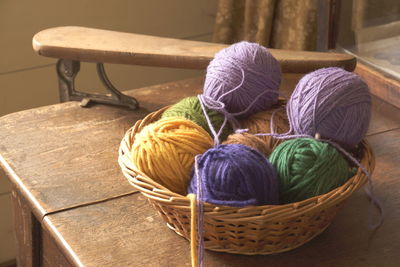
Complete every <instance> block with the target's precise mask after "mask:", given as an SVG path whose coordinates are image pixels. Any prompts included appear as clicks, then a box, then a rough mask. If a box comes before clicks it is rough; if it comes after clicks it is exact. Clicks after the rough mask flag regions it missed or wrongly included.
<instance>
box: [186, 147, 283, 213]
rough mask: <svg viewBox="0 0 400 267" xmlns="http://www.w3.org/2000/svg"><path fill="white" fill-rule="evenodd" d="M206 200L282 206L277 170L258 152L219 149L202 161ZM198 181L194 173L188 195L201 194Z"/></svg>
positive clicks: (236, 204)
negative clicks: (279, 203) (198, 189)
mask: <svg viewBox="0 0 400 267" xmlns="http://www.w3.org/2000/svg"><path fill="white" fill-rule="evenodd" d="M198 173H199V177H200V179H201V187H202V195H203V197H202V199H201V200H203V201H205V202H208V203H212V204H215V205H223V206H232V207H245V206H250V205H266V204H271V205H274V204H278V200H279V195H278V192H279V186H278V178H277V174H276V171H275V169H274V167H273V166H272V165H271V163H270V162H269V161H268V160H267V159H266V158H265V157H264V156H262V155H261V154H260V153H259V152H258V151H256V150H254V149H251V148H249V147H247V146H245V145H241V144H228V145H219V146H217V147H214V148H211V149H209V150H207V151H206V152H205V153H204V154H202V155H201V156H200V158H199V161H198ZM197 183H198V177H197V175H196V171H195V170H194V171H192V179H191V181H190V184H189V188H188V192H189V193H194V194H197Z"/></svg>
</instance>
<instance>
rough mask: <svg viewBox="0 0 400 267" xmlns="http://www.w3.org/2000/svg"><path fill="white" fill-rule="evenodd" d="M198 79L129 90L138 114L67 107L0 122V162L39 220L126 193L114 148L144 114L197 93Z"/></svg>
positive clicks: (129, 188) (76, 105)
mask: <svg viewBox="0 0 400 267" xmlns="http://www.w3.org/2000/svg"><path fill="white" fill-rule="evenodd" d="M201 84H202V78H199V79H191V80H186V81H182V82H179V83H169V84H164V85H159V86H152V87H149V88H144V89H138V90H134V91H130V92H129V94H133V95H135V97H137V99H138V100H139V102H140V103H141V109H140V110H138V111H131V110H127V109H122V108H117V107H111V106H104V105H96V106H93V107H91V108H88V109H84V108H81V107H80V106H79V103H78V102H68V103H63V104H57V105H52V106H47V107H42V108H38V109H32V110H27V111H22V112H18V113H13V114H10V115H6V116H4V117H2V118H0V125H1V126H2V127H1V130H0V162H1V164H2V165H3V167H4V169H5V170H6V171H7V173H8V175H9V177H10V180H11V182H12V183H13V184H14V186H16V187H17V188H18V190H20V191H21V192H22V194H24V196H25V198H26V199H27V200H28V201H29V202H30V204H31V208H32V209H33V212H34V213H35V214H36V215H37V216H38V218H40V217H42V216H43V215H44V214H46V213H48V212H54V211H56V210H59V209H64V208H70V207H73V206H76V205H81V204H84V203H90V202H93V201H94V202H96V201H101V200H104V199H107V198H110V197H114V196H118V195H123V194H129V193H131V192H134V191H135V189H134V188H133V187H132V186H131V185H129V184H128V182H127V181H126V179H125V178H124V177H123V176H122V174H121V170H120V168H119V166H118V164H117V155H118V146H119V143H120V141H121V139H122V137H123V135H124V133H125V132H126V130H127V129H128V128H129V127H131V126H132V125H133V124H134V123H135V121H136V120H138V119H140V118H143V117H144V116H145V115H146V114H147V113H148V112H150V111H153V110H156V109H158V108H160V107H163V106H165V105H169V104H172V103H174V102H176V101H177V100H178V99H181V98H183V97H185V96H190V95H194V94H196V92H198V91H199V89H200V88H201Z"/></svg>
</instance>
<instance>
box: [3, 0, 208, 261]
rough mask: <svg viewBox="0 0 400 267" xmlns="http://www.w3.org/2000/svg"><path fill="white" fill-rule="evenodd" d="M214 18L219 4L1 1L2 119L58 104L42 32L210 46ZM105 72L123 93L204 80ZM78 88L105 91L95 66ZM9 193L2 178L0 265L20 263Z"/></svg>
mask: <svg viewBox="0 0 400 267" xmlns="http://www.w3.org/2000/svg"><path fill="white" fill-rule="evenodd" d="M214 15H215V1H214V0H201V1H199V0H169V1H164V0H146V1H139V0H119V1H106V0H92V1H90V0H70V1H54V0H38V1H28V0H25V1H23V0H1V1H0V116H2V115H5V114H8V113H11V112H16V111H19V110H24V109H29V108H34V107H38V106H43V105H48V104H53V103H57V102H58V92H57V90H58V89H57V79H56V74H55V66H54V64H55V60H54V59H49V58H44V57H40V56H38V55H36V54H34V52H33V51H32V47H31V39H32V36H33V35H34V34H35V33H36V32H38V31H40V30H42V29H45V28H49V27H54V26H62V25H79V26H87V27H95V28H102V29H109V30H117V31H125V32H136V33H143V34H152V35H158V36H168V37H176V38H183V39H192V40H204V41H210V40H211V32H212V29H213V22H214ZM106 70H107V71H108V73H109V76H110V79H111V80H112V81H113V82H114V84H115V85H116V86H117V87H118V88H121V89H131V88H138V87H142V86H145V85H150V84H157V83H160V82H166V81H173V80H177V79H183V78H187V77H192V76H198V75H202V74H203V72H202V71H193V70H177V69H163V68H151V67H135V66H122V65H106ZM77 87H78V89H79V88H81V90H91V91H93V90H96V91H97V89H98V88H100V87H101V85H100V82H99V81H98V80H97V79H96V76H95V69H94V64H83V65H82V67H81V73H80V75H79V76H78V82H77ZM100 91H101V90H100ZM0 127H1V125H0ZM9 192H10V188H9V185H8V182H7V180H6V178H5V175H4V174H3V173H2V172H0V263H1V262H4V261H7V260H9V259H12V258H14V257H15V248H14V241H13V232H12V220H11V206H10V193H9Z"/></svg>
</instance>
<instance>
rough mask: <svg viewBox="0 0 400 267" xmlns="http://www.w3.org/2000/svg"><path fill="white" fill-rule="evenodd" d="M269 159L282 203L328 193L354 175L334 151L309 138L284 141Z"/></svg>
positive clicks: (341, 157)
mask: <svg viewBox="0 0 400 267" xmlns="http://www.w3.org/2000/svg"><path fill="white" fill-rule="evenodd" d="M269 160H270V162H271V163H272V165H273V166H274V167H275V168H276V170H277V173H278V177H279V190H280V196H281V203H282V204H284V203H292V202H297V201H301V200H304V199H307V198H310V197H313V196H318V195H321V194H325V193H328V192H329V191H331V190H333V189H335V188H337V187H339V186H341V185H343V184H344V183H345V182H346V181H347V180H348V179H349V178H350V177H351V176H352V175H353V171H352V170H351V168H350V166H349V164H348V162H347V161H346V159H345V158H344V157H343V156H342V154H340V153H339V152H338V151H337V150H336V148H334V147H333V146H331V145H330V144H328V143H324V142H321V141H317V140H314V139H311V138H297V139H291V140H288V141H285V142H283V143H282V144H280V145H279V146H278V147H277V148H276V149H275V150H274V151H273V152H272V154H271V156H270V159H269Z"/></svg>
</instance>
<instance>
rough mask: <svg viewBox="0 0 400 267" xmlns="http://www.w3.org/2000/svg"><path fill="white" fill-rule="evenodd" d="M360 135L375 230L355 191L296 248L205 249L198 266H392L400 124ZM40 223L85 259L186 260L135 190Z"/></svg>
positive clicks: (398, 237) (398, 217)
mask: <svg viewBox="0 0 400 267" xmlns="http://www.w3.org/2000/svg"><path fill="white" fill-rule="evenodd" d="M368 140H369V141H370V143H371V145H372V147H373V149H374V150H375V153H376V169H375V173H374V176H373V177H374V187H375V194H376V196H377V197H378V198H379V199H380V200H381V201H382V202H383V204H384V207H385V209H386V211H387V212H386V216H385V218H384V223H383V225H382V226H381V227H380V228H379V229H377V230H376V231H371V230H369V229H368V208H369V202H368V199H367V197H366V194H365V193H364V192H363V191H362V190H359V191H357V192H356V193H355V194H354V195H353V196H351V198H350V199H349V200H348V201H347V203H346V205H345V207H344V209H343V210H342V211H341V212H340V213H339V214H338V216H337V217H336V218H335V220H334V221H333V223H332V225H331V226H330V227H329V228H328V229H327V230H326V231H325V232H323V233H322V234H321V235H320V236H318V237H316V238H315V239H313V240H311V241H310V242H309V243H307V244H305V245H304V246H302V247H300V248H298V249H295V250H293V251H289V252H286V253H282V254H277V255H270V256H240V255H231V254H225V253H216V252H209V251H207V252H206V253H205V266H381V265H382V263H384V265H385V266H397V264H398V263H399V262H400V255H399V254H398V247H399V245H400V232H399V231H393V229H397V228H398V227H399V226H400V210H399V209H398V207H399V205H400V197H399V195H398V192H399V190H400V182H399V181H398V177H399V176H400V169H399V168H398V166H399V165H400V150H399V147H400V141H399V140H400V130H393V131H389V132H385V133H381V134H377V135H374V136H371V137H369V138H368ZM373 218H374V219H376V217H373ZM44 227H45V228H46V229H47V230H48V231H49V232H50V233H51V234H52V236H54V237H55V239H56V242H57V243H58V244H59V245H60V246H61V247H62V246H63V244H64V246H65V245H67V246H68V248H67V249H64V250H63V252H64V253H71V252H73V253H74V255H75V256H76V257H77V258H78V259H79V261H80V262H81V263H82V264H83V265H85V266H110V265H112V266H190V246H189V243H188V242H187V241H186V240H184V239H183V238H181V237H179V236H178V235H176V234H175V233H173V232H172V231H171V230H169V229H168V228H167V226H166V225H165V223H164V222H163V221H161V219H160V218H159V216H158V215H157V214H156V212H155V210H153V208H152V207H151V206H150V205H149V203H148V202H147V201H146V200H145V198H144V196H142V195H141V194H134V195H130V196H126V197H122V198H118V199H113V200H110V201H107V202H103V203H99V204H94V205H90V206H86V207H81V208H79V209H73V210H69V211H65V212H59V213H57V214H52V215H49V216H46V217H45V220H44Z"/></svg>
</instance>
